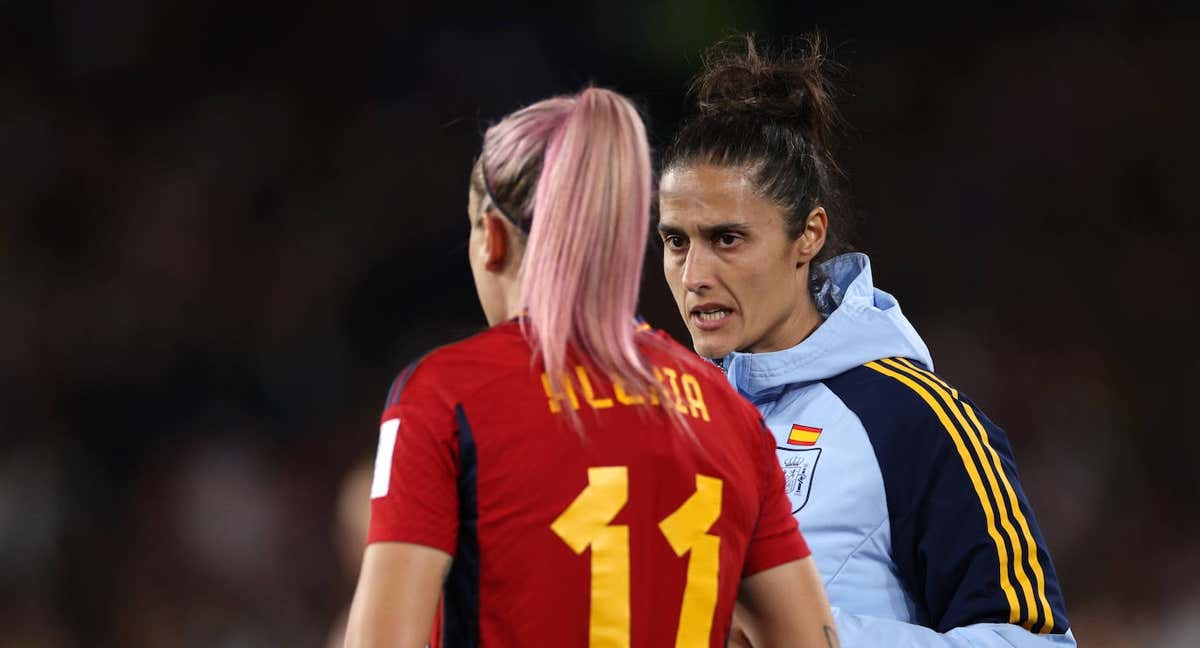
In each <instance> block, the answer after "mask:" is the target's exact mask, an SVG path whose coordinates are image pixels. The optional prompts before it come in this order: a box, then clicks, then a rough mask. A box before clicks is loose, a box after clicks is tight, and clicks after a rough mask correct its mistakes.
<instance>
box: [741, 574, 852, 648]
mask: <svg viewBox="0 0 1200 648" xmlns="http://www.w3.org/2000/svg"><path fill="white" fill-rule="evenodd" d="M735 619H736V621H735V627H736V629H737V631H740V632H742V633H744V634H745V637H746V638H747V639H749V642H750V644H751V645H754V646H772V647H773V646H796V647H797V648H835V647H836V646H838V645H839V644H838V639H837V632H836V631H835V630H834V625H833V613H832V612H831V611H830V609H829V601H828V600H827V599H826V598H825V589H824V588H823V587H822V586H821V576H820V575H819V574H818V573H817V566H816V564H815V563H814V562H813V559H812V557H808V558H804V559H802V560H793V561H791V562H787V563H784V564H782V565H779V566H776V567H772V568H770V569H767V570H765V571H761V572H758V573H757V574H754V575H753V576H750V577H748V578H745V579H743V580H742V586H741V590H740V591H739V592H738V609H737V613H736V614H735ZM731 634H736V631H735V632H734V633H731Z"/></svg>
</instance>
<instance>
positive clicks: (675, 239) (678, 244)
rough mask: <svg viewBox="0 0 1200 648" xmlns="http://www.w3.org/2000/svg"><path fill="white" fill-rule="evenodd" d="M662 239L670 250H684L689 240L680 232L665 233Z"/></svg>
mask: <svg viewBox="0 0 1200 648" xmlns="http://www.w3.org/2000/svg"><path fill="white" fill-rule="evenodd" d="M662 241H663V245H664V246H666V248H667V249H668V250H682V249H684V248H685V247H687V241H686V240H685V239H684V238H683V236H681V235H679V234H667V233H664V234H663V235H662Z"/></svg>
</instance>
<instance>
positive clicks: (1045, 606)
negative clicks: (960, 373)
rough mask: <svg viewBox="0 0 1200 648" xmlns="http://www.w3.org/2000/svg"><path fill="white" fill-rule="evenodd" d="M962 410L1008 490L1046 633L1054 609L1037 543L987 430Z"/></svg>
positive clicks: (967, 407) (1051, 625)
mask: <svg viewBox="0 0 1200 648" xmlns="http://www.w3.org/2000/svg"><path fill="white" fill-rule="evenodd" d="M961 405H962V407H963V409H964V410H966V411H967V416H968V417H970V419H971V422H972V423H974V424H975V428H976V429H978V430H979V432H980V435H981V436H982V437H983V445H984V446H985V447H987V449H988V454H990V455H991V458H992V462H993V463H995V465H996V471H997V472H999V473H1000V479H1001V480H1003V481H1004V489H1005V491H1007V492H1008V501H1009V502H1010V503H1011V504H1012V511H1013V515H1014V516H1015V517H1016V518H1017V524H1018V525H1020V527H1021V533H1022V535H1024V536H1025V543H1026V546H1027V547H1029V562H1030V566H1031V567H1032V568H1033V573H1034V575H1035V576H1037V586H1038V599H1039V601H1040V602H1041V604H1042V611H1043V613H1044V616H1043V617H1042V618H1043V619H1045V622H1044V623H1043V625H1042V628H1041V629H1040V630H1039V631H1038V632H1039V633H1040V634H1047V633H1049V632H1050V631H1051V630H1053V629H1054V611H1053V610H1052V609H1051V608H1050V601H1049V600H1048V599H1047V598H1046V574H1045V573H1044V572H1043V571H1042V563H1041V561H1039V560H1038V555H1037V544H1036V543H1035V542H1034V541H1033V534H1032V533H1030V532H1029V523H1028V522H1027V521H1026V520H1025V514H1024V513H1022V512H1021V505H1020V503H1018V502H1017V494H1016V493H1015V492H1014V491H1013V487H1012V484H1011V483H1010V482H1009V481H1008V477H1007V476H1006V475H1005V474H1004V468H1003V467H1002V466H1001V465H1000V456H999V455H998V454H996V451H995V450H994V449H992V444H991V442H989V441H988V434H987V430H986V429H985V428H984V427H983V426H982V425H980V423H979V418H978V417H977V416H975V410H973V409H971V406H970V405H968V404H966V403H961Z"/></svg>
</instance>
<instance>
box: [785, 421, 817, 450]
mask: <svg viewBox="0 0 1200 648" xmlns="http://www.w3.org/2000/svg"><path fill="white" fill-rule="evenodd" d="M819 438H821V428H819V427H809V426H807V425H795V424H793V425H792V431H791V432H790V433H788V440H787V442H788V445H798V446H810V445H815V444H816V442H817V439H819Z"/></svg>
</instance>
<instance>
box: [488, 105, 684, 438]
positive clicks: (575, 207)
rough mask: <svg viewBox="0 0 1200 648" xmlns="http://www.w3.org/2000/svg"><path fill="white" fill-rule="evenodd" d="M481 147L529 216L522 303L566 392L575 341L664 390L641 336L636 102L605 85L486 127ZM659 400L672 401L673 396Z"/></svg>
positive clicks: (501, 189) (645, 172) (642, 142)
mask: <svg viewBox="0 0 1200 648" xmlns="http://www.w3.org/2000/svg"><path fill="white" fill-rule="evenodd" d="M537 153H542V154H541V155H540V156H538V155H536V154H537ZM481 157H482V165H481V167H482V173H483V174H484V178H483V181H484V185H485V186H488V187H490V189H492V190H494V191H495V195H496V197H495V198H494V200H496V201H497V206H498V207H500V209H501V210H502V211H504V212H505V213H506V215H507V216H508V218H509V219H510V220H512V221H514V222H515V223H517V224H518V225H519V226H522V227H524V225H523V221H524V222H528V219H523V215H526V214H528V215H531V216H532V219H531V220H532V227H531V228H530V229H529V230H528V231H529V232H530V233H529V240H528V244H527V246H526V250H525V256H524V259H523V261H522V265H521V302H522V307H523V308H524V310H525V312H526V313H527V318H528V319H527V322H528V327H527V329H526V331H527V334H528V335H529V336H530V339H531V341H532V343H533V345H534V349H535V352H536V353H537V354H539V355H540V356H541V359H542V361H543V365H544V367H545V370H546V373H547V375H548V377H549V379H550V381H551V388H552V389H555V390H558V391H559V393H561V392H562V390H563V388H564V385H563V378H562V377H563V376H564V373H565V372H564V370H565V369H566V364H567V351H568V349H569V348H576V349H578V350H580V351H582V352H583V353H584V354H585V355H586V356H587V357H588V358H589V359H590V361H591V362H592V363H594V365H595V366H596V368H598V369H599V370H601V371H602V372H605V373H607V374H608V375H609V376H610V377H611V378H612V379H613V380H614V381H620V382H621V383H622V385H623V386H624V388H625V389H626V391H627V392H629V393H630V394H661V393H662V392H661V386H660V385H659V383H658V381H657V380H656V379H655V377H654V375H653V373H652V370H651V368H650V366H649V363H648V362H647V361H646V359H645V358H644V357H643V356H642V354H641V353H640V352H639V351H638V347H637V344H636V343H635V341H634V336H635V335H636V333H635V330H634V315H635V309H636V305H637V294H638V287H639V284H640V282H641V276H642V264H643V260H644V254H645V247H646V237H647V235H648V232H649V227H650V200H651V189H650V174H651V169H650V148H649V145H648V144H647V142H646V130H645V127H644V126H643V124H642V120H641V118H640V117H639V116H638V113H637V110H635V109H634V107H633V106H632V104H630V102H629V101H628V100H627V99H625V98H624V97H622V96H621V95H619V94H617V93H615V92H612V91H609V90H603V89H600V88H588V89H586V90H584V91H583V92H581V93H580V94H579V95H578V96H576V97H573V98H555V99H548V100H546V101H542V102H539V103H537V104H534V105H532V106H529V107H528V108H525V109H523V110H520V111H518V112H516V113H514V114H513V115H511V116H509V117H508V118H506V119H505V120H504V121H502V122H500V123H499V124H497V125H496V126H493V127H492V128H491V129H489V130H488V132H487V135H486V136H485V140H484V151H483V154H482V156H481ZM538 167H540V172H539V173H538V175H537V176H536V178H537V181H536V185H535V186H530V185H532V183H531V182H529V180H531V179H532V178H530V176H531V175H532V173H531V171H537V170H538ZM522 185H524V186H522ZM514 212H516V213H514ZM659 400H660V403H661V404H662V405H663V407H664V409H666V410H667V411H668V412H673V411H674V408H673V400H672V399H670V398H662V399H659ZM673 418H675V417H673Z"/></svg>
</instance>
